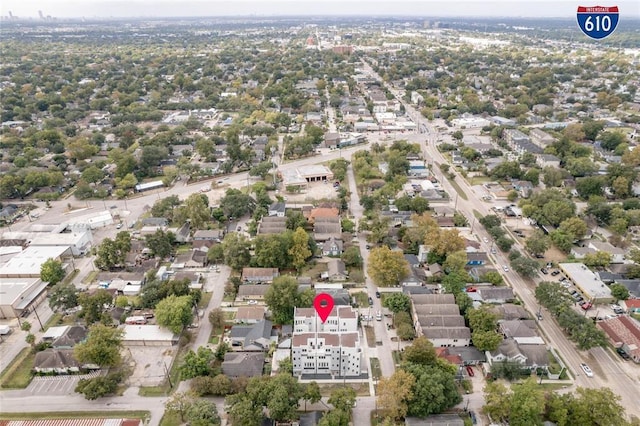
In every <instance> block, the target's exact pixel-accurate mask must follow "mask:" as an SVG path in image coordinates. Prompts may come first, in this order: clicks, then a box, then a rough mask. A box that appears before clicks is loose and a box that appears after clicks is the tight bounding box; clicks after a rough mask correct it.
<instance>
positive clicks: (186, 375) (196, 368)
mask: <svg viewBox="0 0 640 426" xmlns="http://www.w3.org/2000/svg"><path fill="white" fill-rule="evenodd" d="M212 361H213V351H211V349H209V348H207V347H204V346H200V347H199V348H198V350H197V352H194V351H193V350H189V351H188V352H187V354H186V355H185V356H184V360H183V361H182V364H181V365H180V377H181V378H183V379H192V378H194V377H198V376H208V375H209V374H211V371H212V370H211V362H212Z"/></svg>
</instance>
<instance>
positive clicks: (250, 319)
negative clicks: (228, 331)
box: [234, 306, 266, 324]
mask: <svg viewBox="0 0 640 426" xmlns="http://www.w3.org/2000/svg"><path fill="white" fill-rule="evenodd" d="M265 312H266V308H265V307H264V306H239V307H238V312H236V317H235V318H234V322H235V323H236V324H255V323H257V322H259V321H262V320H263V319H264V314H265Z"/></svg>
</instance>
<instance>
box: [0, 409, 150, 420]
mask: <svg viewBox="0 0 640 426" xmlns="http://www.w3.org/2000/svg"><path fill="white" fill-rule="evenodd" d="M148 418H149V412H148V411H109V412H104V411H52V412H50V413H3V414H0V419H2V420H39V419H143V420H146V419H148Z"/></svg>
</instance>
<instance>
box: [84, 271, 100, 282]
mask: <svg viewBox="0 0 640 426" xmlns="http://www.w3.org/2000/svg"><path fill="white" fill-rule="evenodd" d="M99 273H100V271H91V272H89V273H88V274H87V275H85V276H84V278H83V279H82V281H81V282H82V284H91V283H92V282H94V281H95V280H96V278H97V277H98V274H99Z"/></svg>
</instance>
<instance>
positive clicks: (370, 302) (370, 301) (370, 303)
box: [369, 297, 373, 305]
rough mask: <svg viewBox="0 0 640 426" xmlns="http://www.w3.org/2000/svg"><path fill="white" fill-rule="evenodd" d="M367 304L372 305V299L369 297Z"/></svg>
mask: <svg viewBox="0 0 640 426" xmlns="http://www.w3.org/2000/svg"><path fill="white" fill-rule="evenodd" d="M369 305H373V299H372V298H371V297H369Z"/></svg>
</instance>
